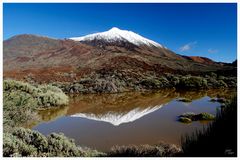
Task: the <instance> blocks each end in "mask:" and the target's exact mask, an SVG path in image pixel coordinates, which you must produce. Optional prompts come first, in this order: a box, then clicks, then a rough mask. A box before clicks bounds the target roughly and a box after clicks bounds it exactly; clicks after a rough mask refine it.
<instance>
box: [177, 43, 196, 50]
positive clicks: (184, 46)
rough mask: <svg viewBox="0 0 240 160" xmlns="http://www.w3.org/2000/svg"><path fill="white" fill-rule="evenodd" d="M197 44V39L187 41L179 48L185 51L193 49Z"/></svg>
mask: <svg viewBox="0 0 240 160" xmlns="http://www.w3.org/2000/svg"><path fill="white" fill-rule="evenodd" d="M196 44H197V41H194V42H190V43H187V44H185V45H183V46H181V47H180V48H179V51H180V52H185V51H189V50H191V49H192V48H193V47H194V46H195V45H196Z"/></svg>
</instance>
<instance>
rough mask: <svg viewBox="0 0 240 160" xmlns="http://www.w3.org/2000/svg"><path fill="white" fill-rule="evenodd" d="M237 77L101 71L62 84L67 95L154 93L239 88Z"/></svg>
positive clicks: (212, 74)
mask: <svg viewBox="0 0 240 160" xmlns="http://www.w3.org/2000/svg"><path fill="white" fill-rule="evenodd" d="M236 84H237V79H236V77H224V76H221V75H219V76H218V75H217V74H215V73H210V74H209V75H208V74H206V75H205V76H193V75H177V74H174V75H173V74H170V73H167V74H163V75H155V74H153V73H151V72H146V73H138V72H136V73H135V72H133V71H130V70H128V71H124V72H123V71H114V72H107V71H106V72H103V73H102V72H100V73H94V74H93V73H92V74H90V75H86V76H85V77H84V78H82V79H80V80H79V81H76V82H73V83H67V84H59V87H60V88H62V89H63V90H64V91H65V92H67V93H117V92H124V91H139V90H154V89H163V88H177V89H207V88H226V87H229V88H235V87H236Z"/></svg>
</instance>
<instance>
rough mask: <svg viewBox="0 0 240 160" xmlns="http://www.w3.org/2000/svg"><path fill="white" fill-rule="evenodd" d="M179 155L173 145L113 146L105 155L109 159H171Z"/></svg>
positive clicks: (178, 150)
mask: <svg viewBox="0 0 240 160" xmlns="http://www.w3.org/2000/svg"><path fill="white" fill-rule="evenodd" d="M179 153H181V149H180V148H179V147H177V146H176V145H173V144H166V143H159V144H157V145H153V146H151V145H139V146H136V145H129V146H114V147H113V148H112V149H111V151H110V152H109V153H107V155H108V156H109V157H172V156H177V155H178V154H179Z"/></svg>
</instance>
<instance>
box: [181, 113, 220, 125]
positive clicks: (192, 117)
mask: <svg viewBox="0 0 240 160" xmlns="http://www.w3.org/2000/svg"><path fill="white" fill-rule="evenodd" d="M214 119H215V116H214V115H212V114H210V113H205V112H204V113H199V114H195V113H192V112H187V113H184V114H182V115H180V116H179V119H178V120H179V121H180V122H184V123H190V122H192V121H201V120H214Z"/></svg>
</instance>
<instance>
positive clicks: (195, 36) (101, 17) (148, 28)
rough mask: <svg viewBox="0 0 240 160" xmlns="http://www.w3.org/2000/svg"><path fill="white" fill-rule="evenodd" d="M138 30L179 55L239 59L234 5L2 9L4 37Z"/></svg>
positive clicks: (6, 6)
mask: <svg viewBox="0 0 240 160" xmlns="http://www.w3.org/2000/svg"><path fill="white" fill-rule="evenodd" d="M112 27H118V28H120V29H126V30H131V31H134V32H136V33H138V34H140V35H142V36H144V37H147V38H149V39H152V40H154V41H156V42H158V43H160V44H163V45H165V46H166V47H167V48H169V49H171V50H173V51H175V52H176V53H179V54H184V55H193V56H197V55H198V56H205V57H209V58H212V59H214V60H216V61H225V62H231V61H233V60H235V59H236V58H237V5H236V4H226V3H225V4H81V3H79V4H78V3H74V4H50V3H48V4H44V3H43V4H27V3H25V4H24V3H23V4H13V3H5V4H4V7H3V32H4V33H3V38H4V39H8V38H10V37H12V36H14V35H17V34H23V33H28V34H37V35H44V36H49V37H53V38H68V37H76V36H83V35H86V34H90V33H94V32H101V31H106V30H109V29H110V28H112Z"/></svg>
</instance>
